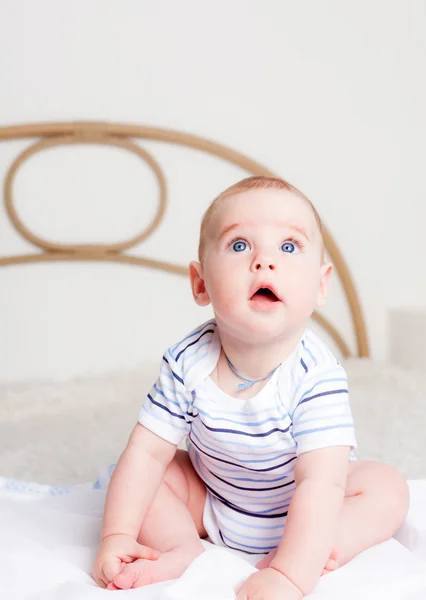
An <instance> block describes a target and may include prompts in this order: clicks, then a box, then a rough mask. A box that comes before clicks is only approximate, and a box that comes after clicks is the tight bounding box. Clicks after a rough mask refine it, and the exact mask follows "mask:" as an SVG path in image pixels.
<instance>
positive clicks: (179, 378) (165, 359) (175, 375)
mask: <svg viewBox="0 0 426 600" xmlns="http://www.w3.org/2000/svg"><path fill="white" fill-rule="evenodd" d="M163 360H164V361H165V362H166V363H167V364H168V365H169V367H170V364H169V361H168V360H167V358H166V357H165V356H163ZM170 370H171V371H172V368H171V367H170ZM172 375H173V377H174V378H175V379H177V380H178V381H180V383H181V384H182V385H184V383H183V379H182V378H181V377H179V375H177V374H176V373H175V372H174V371H172Z"/></svg>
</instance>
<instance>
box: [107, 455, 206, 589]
mask: <svg viewBox="0 0 426 600" xmlns="http://www.w3.org/2000/svg"><path fill="white" fill-rule="evenodd" d="M141 485H143V484H142V482H141ZM205 499H206V488H205V486H204V484H203V482H202V481H201V479H200V478H199V477H198V475H197V474H196V472H195V471H194V468H193V466H192V463H191V461H190V459H189V456H188V453H187V452H185V451H183V450H178V451H177V453H176V456H175V458H174V459H173V461H172V462H171V463H170V465H169V467H168V469H167V471H166V474H165V477H164V481H163V483H162V485H161V487H160V489H159V490H158V493H157V496H156V497H155V500H154V502H153V504H152V506H151V507H150V509H149V511H148V512H147V514H146V516H145V519H144V522H143V524H142V527H141V530H140V533H139V537H138V542H140V543H141V544H144V545H146V546H149V547H151V548H155V549H156V550H159V551H160V552H161V553H162V554H161V555H160V558H158V559H157V560H155V561H153V560H144V559H140V560H135V561H134V562H133V563H130V564H128V565H123V568H122V570H121V572H120V573H119V574H118V575H117V576H116V577H115V579H114V581H113V583H112V584H110V586H109V589H129V588H131V587H139V586H143V585H148V584H150V583H155V582H158V581H166V580H168V579H174V578H176V577H179V576H180V575H182V573H183V572H184V571H185V570H186V568H187V567H188V566H189V565H190V564H191V562H192V561H193V560H194V559H195V558H196V557H197V556H199V555H200V554H201V553H202V552H203V551H204V548H203V546H202V544H201V541H200V537H201V538H204V537H207V532H206V531H205V529H204V526H203V510H204V504H205Z"/></svg>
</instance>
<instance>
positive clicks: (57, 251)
mask: <svg viewBox="0 0 426 600" xmlns="http://www.w3.org/2000/svg"><path fill="white" fill-rule="evenodd" d="M22 138H40V139H39V140H38V141H37V142H36V143H34V144H33V145H31V146H30V147H28V148H27V149H26V150H24V152H22V153H21V154H20V155H19V156H18V157H17V158H16V159H15V161H14V162H13V163H12V165H11V167H10V169H9V171H8V173H7V176H6V179H5V184H4V195H5V204H6V209H7V212H8V215H9V217H10V220H11V222H12V224H13V226H14V227H15V229H16V230H17V231H18V232H19V233H20V234H21V235H22V236H23V237H24V238H25V239H27V240H28V241H29V242H31V243H32V244H34V245H35V246H37V247H39V248H40V249H41V250H42V252H41V253H39V254H24V255H19V256H7V257H4V258H0V267H2V266H10V265H18V264H25V263H36V262H46V261H70V260H72V261H75V260H90V261H112V262H119V263H126V264H134V265H142V266H146V267H150V268H154V269H160V270H163V271H168V272H170V273H177V274H179V275H187V274H188V269H187V267H184V266H180V265H176V264H173V263H169V262H165V261H157V260H154V259H151V258H144V257H141V256H137V257H136V256H131V255H128V254H125V253H124V251H125V250H128V249H129V248H131V247H133V246H135V245H137V244H140V243H141V242H142V241H144V240H146V239H147V238H148V237H149V236H150V235H151V234H152V233H153V232H154V231H155V230H156V228H157V227H158V226H159V224H160V222H161V220H162V218H163V216H164V213H165V210H166V204H167V187H166V180H165V177H164V174H163V172H162V170H161V167H160V165H159V164H158V163H157V162H156V160H155V159H154V158H153V157H152V156H151V155H150V154H149V153H148V152H147V151H146V150H144V149H143V148H142V147H140V146H139V145H137V144H136V143H134V142H132V141H131V139H132V138H138V139H146V140H155V141H162V142H167V143H171V144H179V145H183V146H189V147H191V148H195V149H197V150H201V151H203V152H207V153H209V154H212V155H214V156H217V157H219V158H221V159H223V160H226V161H229V162H231V163H233V164H235V165H237V166H238V167H241V168H243V169H245V170H246V171H248V172H249V173H250V174H252V175H268V176H276V174H275V173H272V172H271V171H269V170H268V169H267V168H265V167H264V166H262V165H261V164H259V163H257V162H255V161H253V160H251V159H250V158H248V157H246V156H244V155H243V154H240V153H239V152H236V151H235V150H232V149H230V148H227V147H226V146H222V145H221V144H217V143H215V142H212V141H211V140H207V139H204V138H202V137H198V136H195V135H191V134H187V133H182V132H179V131H174V130H170V129H161V128H157V127H147V126H138V125H121V124H115V123H103V122H75V123H74V122H66V123H40V124H30V125H16V126H8V127H0V141H2V140H13V139H22ZM69 144H107V145H113V146H116V147H120V148H123V149H125V150H128V151H130V152H133V153H135V154H136V155H137V156H139V157H140V158H141V159H142V160H144V161H145V162H146V163H147V164H148V165H149V166H150V167H151V168H152V170H153V171H154V174H155V176H156V178H157V181H158V184H159V189H160V198H159V207H158V211H157V214H156V216H155V217H154V219H153V221H152V223H151V224H150V225H149V226H148V227H147V229H145V231H143V232H142V233H140V234H138V235H136V236H134V237H133V238H131V239H130V240H125V241H123V242H117V243H115V244H84V245H82V244H61V243H57V242H50V241H48V240H44V239H43V238H40V237H39V236H37V235H35V234H33V233H32V232H31V231H30V230H29V229H28V228H27V227H26V225H25V224H24V223H23V222H22V220H21V219H20V218H19V215H18V214H17V212H16V210H15V207H14V205H13V197H12V187H13V180H14V177H15V175H16V172H17V171H18V169H19V167H20V166H21V165H22V164H23V163H24V162H25V161H26V160H27V159H28V158H30V157H31V156H32V155H34V154H35V153H36V152H40V151H42V150H45V149H47V148H52V147H54V146H59V145H69ZM324 245H325V248H326V250H327V253H328V255H329V256H330V258H331V261H332V262H333V264H334V268H335V270H336V272H337V274H338V276H339V278H340V281H341V282H342V285H343V288H344V290H345V294H346V298H347V301H348V304H349V308H350V311H351V316H352V321H353V327H354V331H355V336H356V342H357V354H358V356H364V357H366V356H369V349H368V340H367V332H366V327H365V322H364V318H363V314H362V311H361V306H360V302H359V299H358V295H357V292H356V289H355V286H354V283H353V281H352V277H351V275H350V273H349V269H348V267H347V265H346V263H345V261H344V259H343V257H342V255H341V253H340V251H339V249H338V247H337V245H336V243H335V242H334V240H333V238H332V236H331V235H330V233H329V231H328V230H327V228H326V227H324ZM313 318H314V319H315V320H316V321H317V322H318V323H319V324H320V325H321V326H322V327H323V328H324V329H325V330H326V331H327V333H328V334H329V335H330V336H331V337H332V339H333V340H334V341H335V342H336V344H337V345H338V347H339V348H340V350H341V352H342V353H343V355H344V356H345V357H349V356H351V352H350V350H349V347H348V345H347V344H346V342H345V341H344V339H343V338H342V336H341V335H340V333H339V332H338V331H337V329H336V328H335V327H334V326H333V325H331V323H329V321H328V320H327V319H326V318H325V317H324V316H322V315H320V314H319V313H317V312H315V313H314V315H313Z"/></svg>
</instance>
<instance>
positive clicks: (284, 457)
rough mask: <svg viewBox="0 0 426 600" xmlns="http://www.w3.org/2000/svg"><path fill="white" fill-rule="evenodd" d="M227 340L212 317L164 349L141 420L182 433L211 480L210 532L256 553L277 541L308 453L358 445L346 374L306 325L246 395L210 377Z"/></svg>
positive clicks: (177, 437) (170, 434)
mask: <svg viewBox="0 0 426 600" xmlns="http://www.w3.org/2000/svg"><path fill="white" fill-rule="evenodd" d="M220 351H221V343H220V338H219V333H218V329H217V326H216V323H215V321H208V322H207V323H205V324H204V325H203V326H201V327H199V328H197V329H196V330H194V331H193V332H192V333H190V334H189V335H188V336H186V337H185V338H184V339H183V340H182V341H180V342H179V343H178V344H175V345H174V346H172V347H171V348H169V350H168V351H167V352H166V353H165V355H164V356H163V360H162V365H161V370H160V375H159V378H158V380H157V381H156V383H155V384H154V386H153V388H152V390H151V391H150V393H149V394H148V395H147V398H146V401H145V402H144V404H143V405H142V408H141V410H140V413H139V422H140V423H141V424H142V425H144V426H145V427H147V428H148V429H150V430H151V431H153V432H154V433H155V434H157V435H159V436H160V437H162V438H164V439H166V440H167V441H169V442H171V443H173V444H176V445H178V444H180V443H181V442H182V441H183V440H184V439H185V438H186V443H187V448H188V452H189V457H190V459H191V461H192V464H193V466H194V468H195V470H196V471H197V473H198V474H199V476H200V477H201V479H202V480H203V482H204V484H205V486H206V489H207V502H206V507H205V511H204V516H205V519H204V521H205V522H204V525H205V527H206V531H207V532H208V534H209V537H210V539H211V541H213V542H214V543H216V544H219V545H224V546H227V547H229V548H235V549H237V550H243V551H245V552H250V553H253V554H262V553H266V552H269V551H270V550H272V549H274V548H275V547H276V546H278V544H279V542H280V539H281V536H282V533H283V530H284V527H285V522H286V517H287V512H288V508H289V504H290V500H291V498H292V495H293V493H294V491H295V487H296V486H295V481H294V467H295V463H296V460H297V456H298V455H300V454H302V453H303V452H308V451H310V450H315V449H319V448H325V447H329V446H350V447H351V448H355V447H356V440H355V433H354V425H353V420H352V415H351V411H350V406H349V396H348V385H347V379H346V373H345V371H344V369H343V367H342V366H341V365H339V363H338V361H337V360H336V358H335V357H334V356H333V354H332V353H331V352H330V350H329V349H328V348H327V346H325V344H324V343H323V342H322V341H321V340H320V339H319V338H318V337H317V336H316V335H315V334H314V333H313V332H312V331H310V330H306V331H305V333H304V335H303V337H302V339H301V340H300V342H299V344H298V346H297V348H296V349H295V351H294V352H293V353H292V354H291V355H290V356H289V357H288V358H287V359H286V360H285V361H284V362H283V363H282V364H281V366H280V367H279V368H278V369H277V371H276V372H275V373H274V374H273V375H272V377H271V378H270V379H269V380H268V382H267V383H266V385H265V386H264V387H263V388H262V389H261V391H260V392H259V393H258V394H257V395H256V396H254V397H253V398H250V399H248V400H241V399H238V398H234V397H232V396H229V395H228V394H226V393H225V392H223V391H222V390H221V389H220V388H218V387H217V385H216V384H215V383H214V382H213V381H212V380H211V379H210V374H211V373H212V371H213V370H214V368H215V366H216V364H217V361H218V359H219V355H220Z"/></svg>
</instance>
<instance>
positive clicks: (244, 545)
mask: <svg viewBox="0 0 426 600" xmlns="http://www.w3.org/2000/svg"><path fill="white" fill-rule="evenodd" d="M219 534H220V537H221V539H222V542H223V543H224V544H225V545H226V546H227V547H228V548H230V549H231V550H241V548H250V549H251V550H258V552H250V554H265V552H270V551H271V550H274V549H275V548H276V546H268V547H267V548H259V547H258V546H248V545H247V544H241V543H240V542H236V541H235V540H231V538H229V537H228V536H226V535H224V534H223V533H222V532H221V531H220V529H219ZM225 538H226V539H227V540H229V541H230V542H231V543H232V544H237V545H238V546H239V548H237V547H236V546H231V545H230V544H228V543H227V542H226V541H225ZM277 545H278V544H277Z"/></svg>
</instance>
